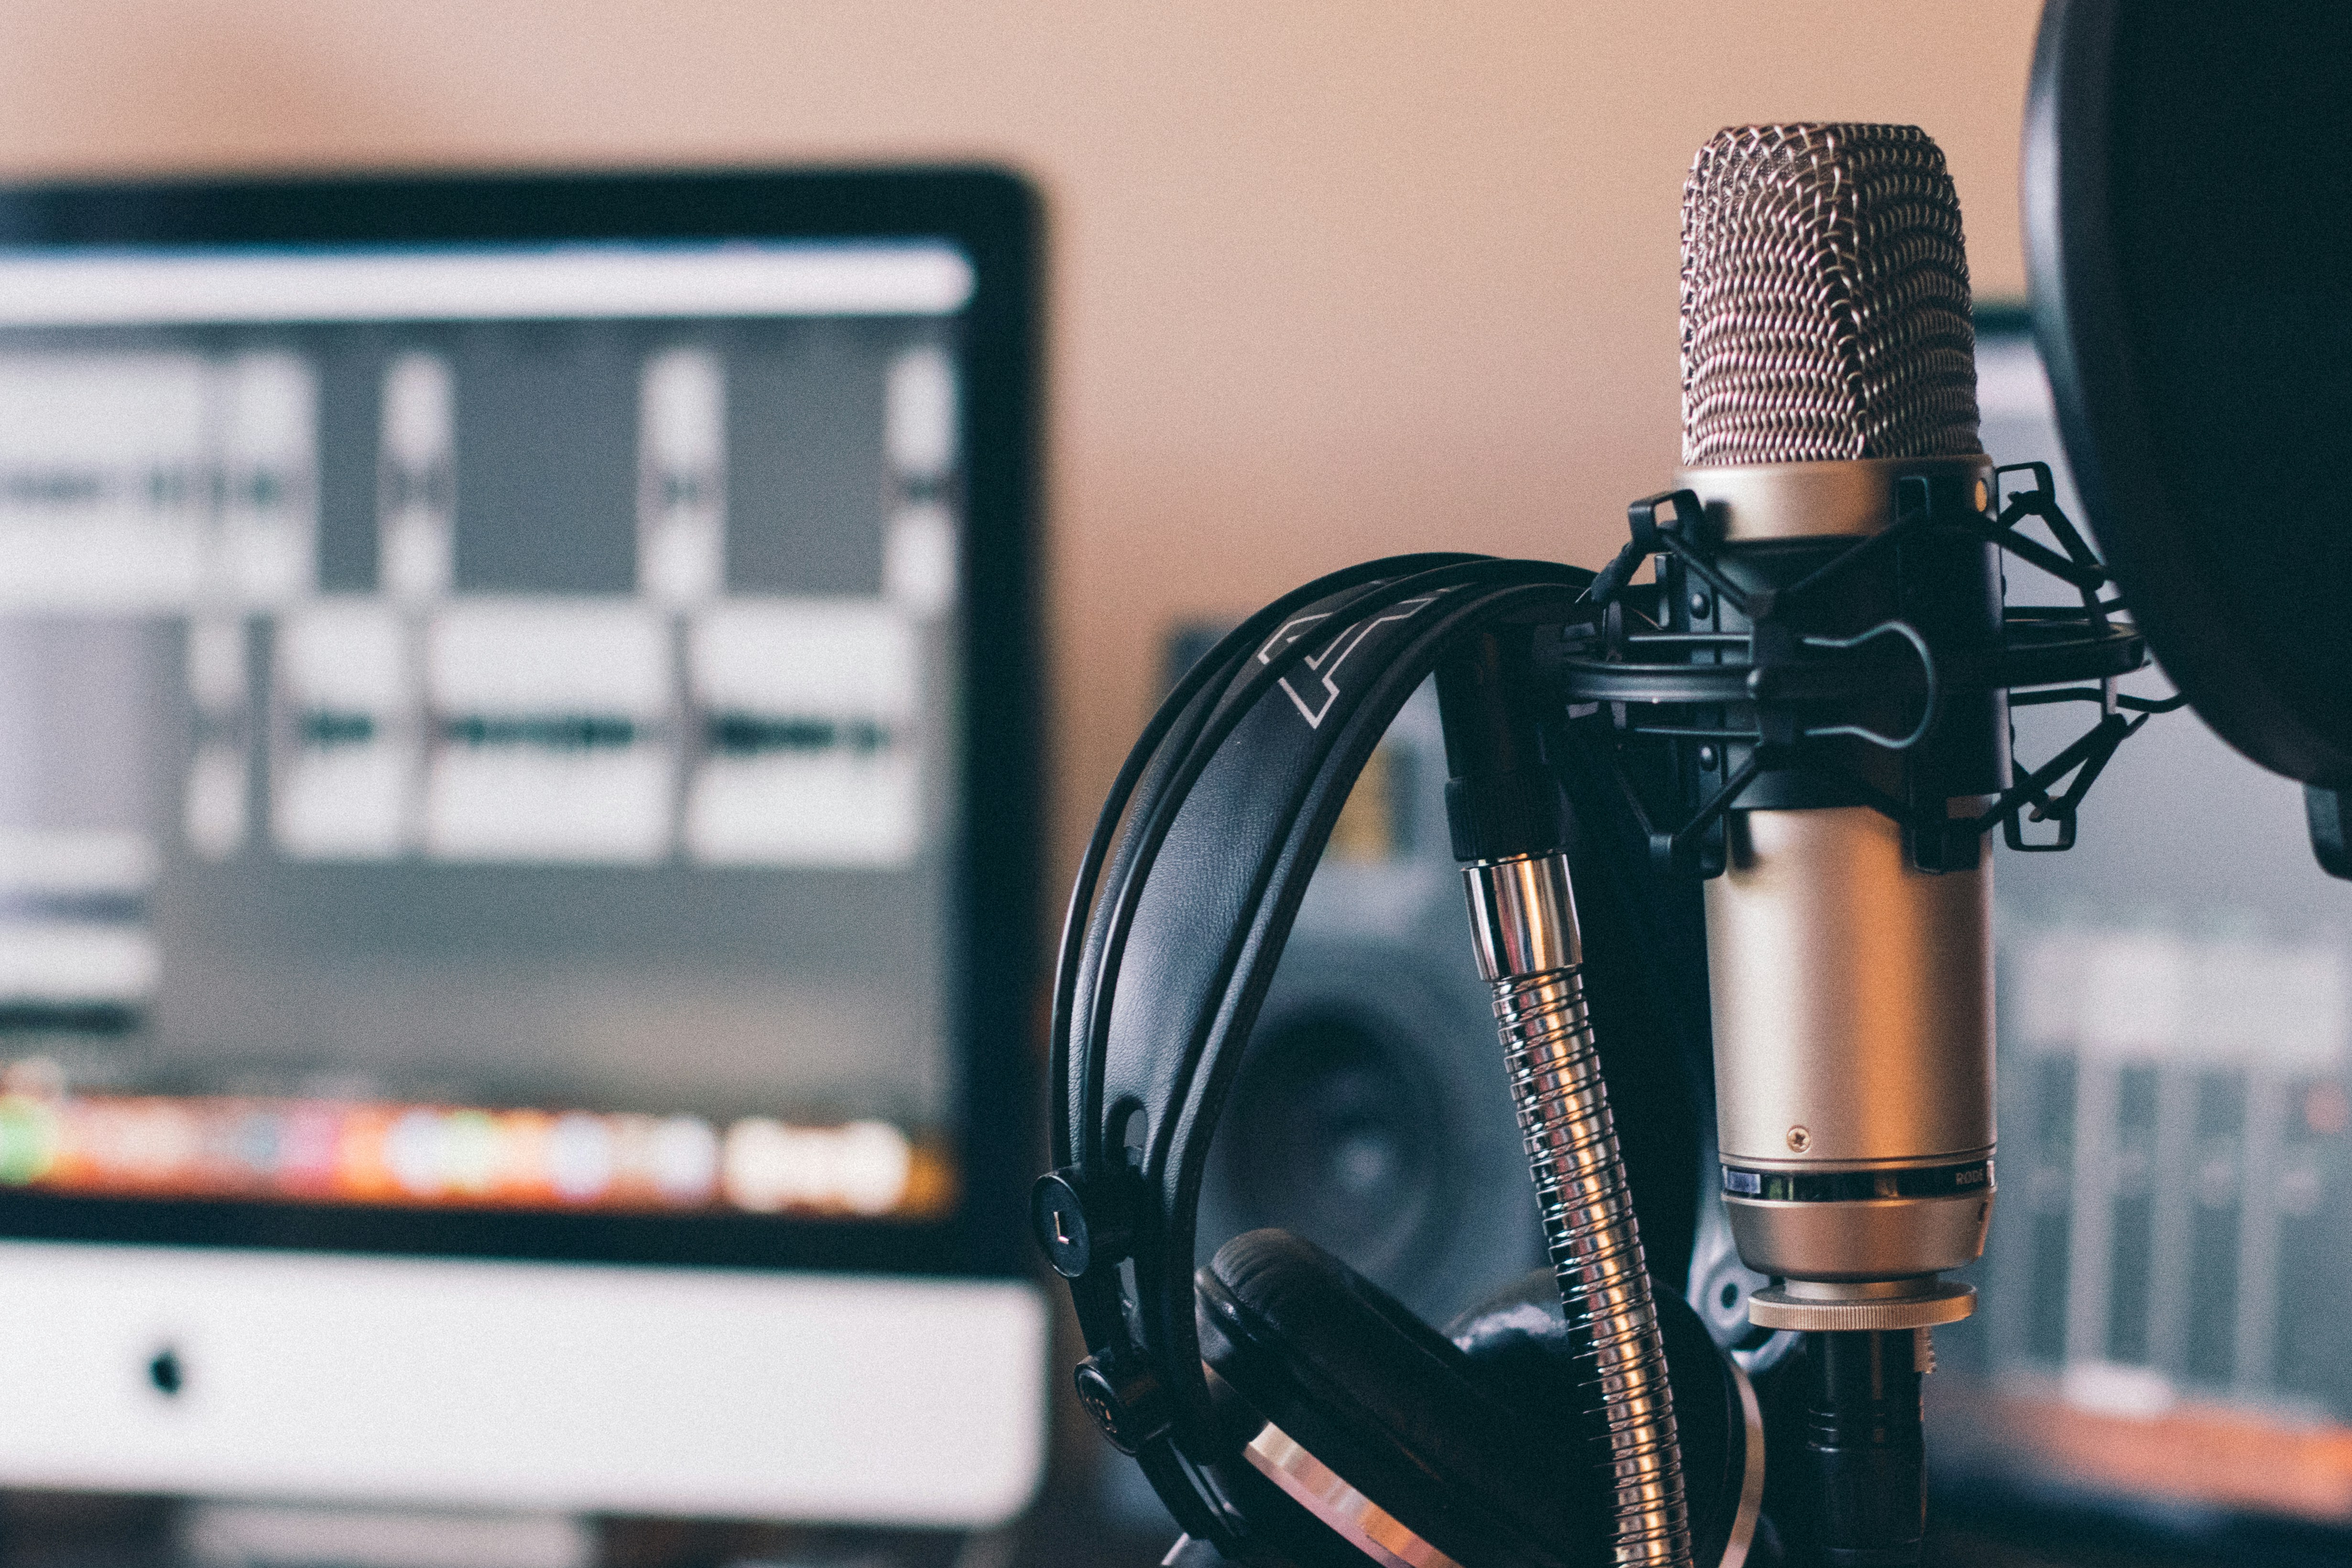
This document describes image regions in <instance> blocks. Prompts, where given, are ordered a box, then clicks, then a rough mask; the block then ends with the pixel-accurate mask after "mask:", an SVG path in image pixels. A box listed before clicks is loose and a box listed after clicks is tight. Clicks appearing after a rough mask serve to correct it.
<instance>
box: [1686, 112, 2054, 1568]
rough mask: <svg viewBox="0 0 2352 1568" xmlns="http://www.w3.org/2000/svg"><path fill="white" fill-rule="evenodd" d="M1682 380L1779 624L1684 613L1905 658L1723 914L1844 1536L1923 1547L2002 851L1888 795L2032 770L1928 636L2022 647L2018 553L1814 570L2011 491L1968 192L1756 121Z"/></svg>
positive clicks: (1729, 996) (1821, 736)
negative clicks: (1981, 401) (2005, 594)
mask: <svg viewBox="0 0 2352 1568" xmlns="http://www.w3.org/2000/svg"><path fill="white" fill-rule="evenodd" d="M1682 385H1683V467H1682V469H1681V471H1680V473H1679V475H1678V477H1677V483H1678V485H1679V486H1680V487H1681V489H1682V490H1683V491H1684V492H1685V493H1686V494H1688V495H1690V496H1693V497H1696V500H1697V501H1698V503H1699V504H1700V506H1701V507H1703V509H1704V512H1705V518H1704V529H1705V531H1706V533H1707V534H1708V535H1709V537H1710V542H1711V543H1712V545H1713V546H1714V547H1715V548H1716V549H1717V551H1718V552H1719V553H1718V554H1717V557H1716V560H1717V566H1718V568H1719V569H1720V571H1721V572H1722V574H1724V575H1725V576H1726V577H1727V579H1729V582H1730V584H1732V585H1735V586H1737V587H1738V589H1740V590H1742V594H1741V595H1740V598H1741V600H1742V602H1744V603H1745V604H1746V605H1747V606H1748V610H1749V611H1750V612H1752V614H1750V615H1747V616H1743V615H1741V614H1740V612H1739V611H1738V609H1737V608H1735V606H1734V605H1732V604H1731V603H1728V602H1727V600H1729V599H1731V598H1732V597H1733V596H1732V595H1725V594H1722V593H1719V592H1711V591H1710V590H1709V588H1708V586H1707V585H1706V584H1704V583H1696V582H1695V584H1694V586H1693V588H1692V590H1691V592H1690V595H1689V604H1688V605H1687V606H1686V608H1687V611H1688V616H1689V623H1690V624H1691V625H1692V626H1695V627H1696V628H1697V629H1698V630H1699V632H1700V633H1701V634H1704V633H1705V632H1706V631H1710V630H1712V631H1717V632H1720V631H1725V630H1732V631H1750V632H1752V631H1754V630H1755V628H1756V627H1757V626H1760V625H1762V624H1763V623H1764V622H1766V621H1768V620H1780V621H1787V622H1790V623H1791V624H1789V625H1786V626H1781V627H1780V634H1779V635H1780V637H1781V638H1782V640H1783V641H1784V642H1787V643H1789V644H1790V645H1791V646H1794V645H1799V644H1801V645H1803V646H1804V647H1809V648H1811V649H1816V650H1826V649H1851V650H1853V651H1854V652H1855V653H1856V655H1857V657H1876V658H1877V659H1878V668H1880V669H1881V670H1882V672H1883V680H1882V682H1881V684H1880V687H1879V688H1878V689H1876V690H1875V691H1874V694H1873V696H1872V697H1871V698H1870V700H1869V701H1868V702H1867V703H1866V704H1865V706H1866V707H1868V708H1870V709H1871V710H1872V711H1871V712H1869V713H1867V714H1864V715H1863V716H1860V717H1859V718H1856V717H1853V716H1849V718H1848V721H1846V722H1844V723H1843V724H1840V725H1823V726H1821V727H1819V728H1815V729H1811V730H1805V731H1802V732H1801V734H1800V733H1796V732H1791V733H1790V734H1789V735H1787V736H1784V737H1783V740H1784V742H1788V743H1790V744H1792V745H1793V744H1794V743H1795V742H1799V741H1807V742H1810V743H1811V746H1812V747H1813V749H1814V751H1815V752H1819V751H1821V750H1822V748H1824V747H1833V748H1837V749H1839V750H1840V751H1842V752H1843V758H1842V766H1841V767H1840V768H1839V769H1837V770H1835V771H1834V772H1832V773H1823V772H1822V771H1820V770H1811V769H1808V768H1806V767H1803V766H1780V767H1766V768H1764V769H1762V770H1760V771H1758V772H1756V773H1755V776H1754V777H1753V779H1752V782H1749V783H1748V784H1747V785H1746V787H1745V789H1744V790H1743V792H1742V793H1740V794H1739V795H1738V801H1737V808H1736V809H1733V810H1731V811H1730V812H1728V814H1727V816H1726V817H1725V819H1724V822H1723V843H1722V851H1721V853H1722V862H1723V868H1722V874H1721V875H1719V876H1717V877H1714V878H1712V879H1709V880H1708V882H1707V884H1706V931H1707V957H1708V973H1709V987H1710V991H1711V1001H1712V1007H1713V1021H1714V1037H1715V1058H1716V1083H1717V1133H1718V1140H1719V1144H1718V1146H1719V1150H1720V1153H1721V1158H1722V1163H1723V1184H1724V1200H1725V1203H1726V1205H1727V1211H1728V1215H1729V1217H1730V1221H1731V1226H1732V1230H1733V1234H1734V1236H1735V1237H1736V1239H1737V1241H1738V1247H1739V1252H1740V1256H1741V1257H1742V1258H1743V1259H1744V1260H1745V1261H1746V1262H1747V1263H1748V1266H1749V1267H1750V1268H1754V1269H1756V1270H1758V1271H1759V1272H1760V1273H1763V1274H1767V1275H1769V1276H1771V1277H1773V1280H1774V1283H1773V1285H1772V1287H1771V1288H1770V1289H1766V1290H1762V1291H1759V1292H1758V1293H1757V1295H1756V1296H1755V1297H1754V1298H1753V1300H1752V1301H1751V1305H1750V1312H1751V1316H1752V1317H1753V1319H1754V1321H1756V1322H1757V1323H1758V1324H1759V1326H1764V1327H1770V1328H1780V1329H1793V1330H1801V1331H1808V1332H1809V1333H1810V1334H1811V1335H1812V1336H1813V1338H1812V1339H1811V1341H1810V1342H1809V1346H1808V1348H1809V1352H1810V1354H1811V1363H1812V1371H1813V1375H1814V1378H1815V1380H1816V1381H1815V1383H1814V1385H1813V1391H1812V1394H1811V1400H1810V1416H1809V1419H1810V1422H1811V1426H1810V1429H1809V1449H1810V1458H1811V1462H1812V1464H1813V1465H1814V1466H1815V1467H1816V1468H1817V1469H1818V1471H1819V1477H1818V1480H1819V1487H1820V1491H1819V1494H1818V1502H1819V1507H1820V1509H1821V1510H1822V1518H1821V1521H1820V1529H1821V1531H1822V1539H1821V1541H1820V1542H1818V1545H1819V1547H1820V1549H1821V1550H1822V1552H1823V1554H1824V1555H1825V1557H1827V1558H1828V1560H1831V1561H1845V1562H1851V1563H1880V1562H1891V1561H1900V1560H1902V1554H1903V1553H1904V1552H1906V1551H1908V1550H1916V1542H1917V1540H1918V1537H1919V1534H1920V1532H1921V1530H1922V1528H1923V1524H1924V1509H1923V1505H1922V1502H1921V1498H1922V1489H1921V1484H1920V1469H1919V1466H1920V1458H1919V1447H1918V1443H1919V1439H1918V1432H1919V1427H1918V1415H1917V1402H1918V1374H1919V1373H1921V1372H1924V1371H1925V1370H1927V1364H1928V1360H1927V1335H1926V1333H1925V1331H1927V1330H1928V1329H1930V1328H1932V1327H1933V1326H1934V1325H1937V1324H1939V1323H1947V1322H1951V1321H1957V1320H1958V1319H1959V1318H1962V1317H1965V1316H1967V1315H1968V1312H1969V1310H1970V1306H1971V1304H1972V1300H1973V1292H1972V1290H1971V1289H1970V1288H1969V1287H1968V1286H1966V1285H1962V1284H1958V1283H1954V1282H1950V1281H1948V1280H1945V1279H1943V1278H1942V1275H1943V1274H1944V1272H1945V1271H1947V1270H1949V1269H1953V1268H1958V1267H1960V1266H1962V1265H1964V1264H1967V1263H1969V1262H1970V1261H1972V1260H1973V1259H1975V1258H1977V1257H1978V1256H1979V1254H1980V1253H1981V1252H1982V1250H1983V1245H1984V1238H1985V1231H1986V1226H1987V1223H1988V1221H1989V1219H1990V1211H1991V1200H1992V1190H1993V1183H1992V1153H1993V1092H1992V964H1991V945H1990V912H1991V871H1990V866H1989V864H1987V863H1986V861H1985V859H1984V858H1983V857H1982V855H1981V852H1980V850H1979V847H1978V846H1977V841H1976V837H1975V834H1974V832H1973V830H1971V831H1970V832H1969V834H1967V835H1966V836H1962V835H1959V834H1952V835H1949V836H1948V840H1947V841H1945V842H1941V843H1924V842H1922V835H1921V832H1920V830H1919V829H1917V828H1916V827H1906V826H1905V825H1904V824H1903V823H1902V822H1900V821H1898V820H1897V816H1895V814H1893V813H1891V812H1890V811H1889V810H1888V809H1887V808H1886V805H1885V802H1886V800H1887V798H1889V797H1892V798H1895V799H1898V800H1900V801H1902V802H1904V803H1906V805H1907V806H1908V807H1909V808H1910V809H1911V810H1912V811H1913V812H1915V813H1916V812H1917V811H1918V810H1920V809H1921V808H1923V807H1924V809H1925V810H1926V811H1927V814H1928V815H1930V816H1948V817H1950V818H1953V819H1955V820H1959V819H1967V818H1970V817H1973V816H1975V815H1976V814H1977V813H1978V812H1979V811H1980V810H1982V809H1983V808H1984V806H1985V805H1987V804H1988V801H1989V798H1990V797H1994V796H1997V795H2000V792H2001V791H2002V790H2003V789H2004V788H2005V787H2006V786H2007V785H2008V784H2009V783H2010V779H2009V766H2010V759H2009V755H2008V724H2007V713H2006V708H2005V701H2004V699H2003V697H2002V694H2001V693H2000V691H1999V690H1998V689H1976V690H1973V691H1969V692H1966V693H1960V692H1955V691H1951V690H1939V689H1937V682H1936V679H1935V674H1934V666H1933V662H1932V661H1931V660H1930V658H1929V655H1928V652H1927V647H1926V646H1925V645H1924V643H1923V644H1922V646H1920V647H1918V648H1917V651H1916V656H1915V655H1914V653H1913V651H1912V650H1911V648H1909V647H1906V642H1905V637H1906V634H1907V635H1909V636H1910V637H1911V639H1912V641H1914V642H1917V641H1919V640H1920V637H1919V634H1925V639H1926V641H1927V642H1932V643H1934V644H1936V645H1937V647H1954V646H1958V647H1969V646H1972V645H1973V646H1982V647H1997V646H1998V645H1999V642H2000V636H2001V602H2000V579H1999V574H1998V567H1997V564H1996V561H1995V556H1994V552H1993V550H1992V547H1991V546H1990V545H1988V544H1984V543H1982V542H1970V541H1969V540H1967V539H1965V538H1964V539H1961V540H1958V541H1957V542H1954V541H1950V540H1935V539H1930V538H1927V537H1926V536H1918V537H1911V538H1906V539H1904V540H1901V541H1897V542H1895V547H1890V548H1888V549H1886V550H1883V551H1881V552H1877V553H1878V559H1876V560H1874V561H1873V562H1870V563H1865V565H1864V568H1862V569H1857V570H1853V571H1849V572H1846V573H1845V574H1843V577H1842V578H1841V579H1840V581H1839V582H1838V583H1836V584H1833V585H1830V584H1823V585H1821V586H1818V587H1813V586H1811V585H1810V584H1809V585H1808V587H1807V591H1806V592H1805V593H1804V595H1803V598H1804V600H1805V603H1804V605H1803V606H1802V609H1801V612H1800V611H1799V610H1798V608H1797V605H1795V603H1794V600H1795V598H1796V597H1797V595H1796V594H1795V593H1794V592H1793V591H1794V590H1795V589H1796V588H1797V587H1798V585H1799V584H1806V580H1807V579H1808V577H1809V576H1810V575H1811V574H1814V573H1816V572H1818V571H1819V570H1820V569H1821V568H1822V566H1823V564H1824V563H1827V562H1829V561H1831V560H1833V559H1836V558H1838V557H1840V556H1841V555H1842V554H1844V553H1846V552H1851V551H1852V550H1853V546H1854V545H1855V544H1856V542H1857V541H1859V540H1862V539H1865V538H1869V537H1872V536H1878V535H1885V534H1888V533H1890V531H1893V530H1895V528H1896V526H1897V524H1898V522H1900V521H1903V520H1904V519H1906V516H1910V515H1915V514H1920V513H1923V512H1924V511H1925V510H1927V509H1928V508H1929V507H1930V506H1931V504H1935V503H1937V502H1938V501H1940V502H1943V503H1947V504H1948V505H1950V506H1951V507H1953V508H1954V509H1956V510H1960V511H1965V512H1968V513H1975V514H1981V513H1983V512H1984V511H1985V510H1987V500H1988V495H1987V487H1988V485H1989V483H1990V479H1991V478H1992V470H1991V465H1990V460H1989V459H1988V458H1986V457H1985V455H1984V454H1983V451H1982V449H1981V447H1980V445H1979V439H1978V431H1977V399H1976V365H1975V336H1974V331H1973V328H1972V326H1971V324H1970V319H1969V279H1968V263H1967V258H1966V256H1965V253H1964V251H1963V248H1962V244H1961V232H1960V215H1959V206H1958V200H1957V199H1956V197H1955V195H1954V192H1953V187H1952V182H1951V178H1950V175H1949V174H1948V173H1947V172H1946V169H1945V165H1944V159H1943V154H1942V153H1941V152H1940V151H1939V150H1938V149H1937V146H1936V144H1935V143H1934V142H1932V141H1931V140H1929V139H1928V137H1927V135H1926V133H1925V132H1921V131H1919V130H1917V129H1915V128H1913V127H1909V126H1895V125H1861V124H1791V125H1764V126H1748V127H1742V128H1737V129H1731V130H1727V131H1724V132H1720V133H1719V134H1717V136H1716V137H1715V138H1714V140H1713V141H1711V142H1708V143H1707V144H1706V147H1705V148H1704V149H1702V150H1701V151H1700V153H1699V154H1698V156H1697V159H1696V162H1695V163H1694V164H1693V166H1692V169H1691V173H1690V177H1689V181H1688V183H1687V184H1686V185H1685V191H1684V205H1683V236H1682ZM1776 597H1777V598H1778V599H1780V601H1781V603H1780V604H1779V605H1777V606H1776V605H1775V600H1776ZM1681 608H1683V607H1681V606H1677V610H1678V611H1679V610H1680V609H1681ZM1776 608H1777V609H1778V611H1779V612H1780V614H1778V615H1777V616H1776V614H1775V609H1776ZM1898 623H1900V624H1899V625H1898ZM1757 640H1758V646H1759V650H1761V649H1762V647H1763V645H1764V642H1765V641H1766V639H1765V638H1763V637H1761V636H1759V637H1758V639H1757ZM1881 645H1883V646H1881ZM1763 658H1764V655H1763V653H1762V652H1761V651H1759V662H1760V661H1761V660H1762V659H1763ZM1769 673H1770V672H1769V671H1767V670H1762V669H1759V670H1758V671H1756V672H1755V674H1754V675H1753V676H1751V681H1757V682H1760V681H1761V679H1763V678H1764V677H1765V676H1767V675H1769ZM1755 689H1757V690H1758V691H1759V693H1760V692H1761V691H1762V690H1763V687H1762V686H1761V685H1760V684H1758V685H1757V686H1756V687H1755ZM1764 740H1765V742H1767V743H1768V744H1769V742H1770V740H1771V737H1770V736H1769V734H1768V735H1766V736H1765V737H1764ZM1716 750H1717V751H1721V752H1729V751H1730V750H1731V748H1729V747H1724V748H1718V749H1716ZM1751 760H1752V758H1751ZM1699 761H1700V763H1701V765H1702V766H1703V767H1704V766H1706V765H1708V764H1710V763H1712V764H1713V765H1714V766H1715V767H1716V768H1717V770H1718V771H1719V773H1720V772H1728V771H1729V770H1730V769H1731V767H1732V766H1733V764H1734V762H1735V761H1736V759H1734V758H1732V757H1729V756H1727V755H1716V754H1713V752H1701V753H1700V755H1699ZM1873 792H1875V793H1876V794H1877V795H1878V797H1879V798H1878V800H1877V801H1876V802H1875V803H1874V802H1873V800H1872V798H1871V796H1872V794H1873ZM1927 837H1933V836H1932V835H1929V836H1927ZM1906 1404H1907V1406H1908V1408H1907V1409H1906ZM1888 1552H1894V1553H1895V1555H1894V1556H1892V1557H1890V1556H1887V1555H1885V1554H1886V1553H1888Z"/></svg>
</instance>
